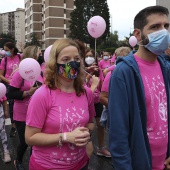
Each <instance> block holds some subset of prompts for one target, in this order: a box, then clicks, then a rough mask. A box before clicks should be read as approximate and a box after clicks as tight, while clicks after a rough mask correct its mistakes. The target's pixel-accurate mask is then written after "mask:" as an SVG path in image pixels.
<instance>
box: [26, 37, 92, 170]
mask: <svg viewBox="0 0 170 170" xmlns="http://www.w3.org/2000/svg"><path fill="white" fill-rule="evenodd" d="M80 55H81V53H80V49H79V45H78V44H77V43H76V42H75V41H73V40H69V39H60V40H57V41H56V42H55V43H54V44H53V46H52V49H51V53H50V57H49V61H48V63H47V65H46V77H45V85H43V86H41V87H40V88H39V89H38V90H37V91H36V92H35V94H34V95H33V96H32V98H31V101H30V103H29V107H28V111H27V119H26V124H27V125H26V131H25V137H26V142H27V144H28V145H30V146H33V151H32V155H31V158H30V163H29V169H30V170H35V169H42V170H45V169H46V170H47V169H53V170H58V169H65V170H73V169H74V170H81V169H82V168H85V167H86V168H87V166H88V161H89V158H88V157H87V154H86V145H87V143H88V142H89V139H90V132H91V131H92V130H93V128H94V123H93V117H94V115H95V110H94V102H93V95H92V91H91V90H90V89H89V88H87V87H84V80H83V79H82V77H83V72H82V62H81V56H80Z"/></svg>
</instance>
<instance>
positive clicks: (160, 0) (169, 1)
mask: <svg viewBox="0 0 170 170" xmlns="http://www.w3.org/2000/svg"><path fill="white" fill-rule="evenodd" d="M156 5H161V6H164V7H166V8H168V10H169V13H170V0H156ZM168 19H169V21H170V14H169V17H168ZM169 31H170V28H169Z"/></svg>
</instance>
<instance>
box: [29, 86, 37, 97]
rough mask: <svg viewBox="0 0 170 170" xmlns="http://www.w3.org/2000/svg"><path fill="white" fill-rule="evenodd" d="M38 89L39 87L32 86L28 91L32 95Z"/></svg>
mask: <svg viewBox="0 0 170 170" xmlns="http://www.w3.org/2000/svg"><path fill="white" fill-rule="evenodd" d="M37 89H38V87H31V88H30V89H29V91H28V93H29V95H30V96H31V95H33V94H34V92H35V91H36V90H37Z"/></svg>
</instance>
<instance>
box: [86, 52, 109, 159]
mask: <svg viewBox="0 0 170 170" xmlns="http://www.w3.org/2000/svg"><path fill="white" fill-rule="evenodd" d="M97 63H98V62H97V58H95V52H94V50H92V49H87V50H86V54H85V59H84V64H85V67H86V68H88V67H89V68H92V66H93V65H96V66H97V67H96V68H97V69H96V68H95V69H91V70H90V69H86V70H87V71H88V73H89V74H90V75H91V76H92V75H95V76H97V77H99V80H100V82H99V85H98V86H97V88H96V89H95V90H94V92H93V98H94V105H95V111H96V116H95V119H96V123H97V127H98V128H97V137H98V149H97V155H99V156H105V157H111V155H110V152H109V151H108V150H107V148H106V147H105V144H104V127H103V126H101V124H100V122H99V121H100V117H101V114H102V111H103V105H102V104H101V103H100V99H99V96H100V92H101V86H102V82H103V79H102V78H101V75H102V74H103V73H102V71H101V69H99V68H98V65H97ZM89 74H87V76H86V84H87V86H88V87H91V85H92V77H91V76H90V75H89Z"/></svg>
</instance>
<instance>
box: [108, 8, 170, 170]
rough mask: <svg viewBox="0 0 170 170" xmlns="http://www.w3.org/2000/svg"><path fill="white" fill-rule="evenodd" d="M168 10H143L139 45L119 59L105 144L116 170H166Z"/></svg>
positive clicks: (137, 24) (137, 26)
mask: <svg viewBox="0 0 170 170" xmlns="http://www.w3.org/2000/svg"><path fill="white" fill-rule="evenodd" d="M168 15H169V11H168V9H167V8H165V7H163V6H150V7H146V8H144V9H142V10H141V11H139V12H138V14H137V15H136V16H135V18H134V36H135V37H136V40H137V44H138V46H139V48H138V50H137V51H132V52H131V53H130V54H129V55H128V56H127V57H124V58H118V59H117V64H116V68H115V70H114V72H113V73H112V75H111V78H110V83H109V99H108V113H109V116H108V117H109V146H110V150H111V154H112V160H113V164H114V167H115V169H122V170H132V169H133V170H163V169H167V170H169V169H170V139H169V134H170V127H169V117H170V110H169V106H170V95H169V94H170V88H169V80H170V79H169V66H168V65H167V63H166V60H165V59H164V58H163V57H162V56H161V55H162V54H163V53H164V51H165V50H166V49H167V48H168V46H169V40H170V35H169V32H168V28H169V20H168Z"/></svg>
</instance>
